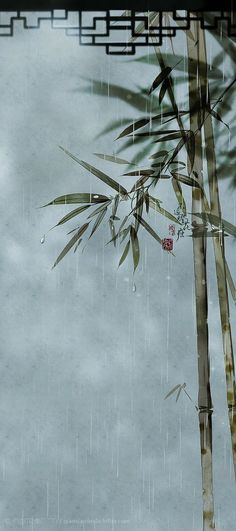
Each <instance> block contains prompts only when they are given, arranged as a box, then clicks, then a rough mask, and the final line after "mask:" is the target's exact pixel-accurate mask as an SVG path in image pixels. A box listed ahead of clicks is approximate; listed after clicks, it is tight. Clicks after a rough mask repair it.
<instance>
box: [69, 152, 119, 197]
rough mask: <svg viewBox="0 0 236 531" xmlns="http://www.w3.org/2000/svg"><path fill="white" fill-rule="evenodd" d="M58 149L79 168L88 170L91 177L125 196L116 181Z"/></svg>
mask: <svg viewBox="0 0 236 531" xmlns="http://www.w3.org/2000/svg"><path fill="white" fill-rule="evenodd" d="M59 147H60V149H62V150H63V151H64V152H65V153H66V154H67V155H68V156H69V157H71V158H72V159H73V160H74V161H75V162H77V163H78V164H80V166H83V167H84V168H85V169H86V170H88V171H89V172H90V173H92V174H93V175H95V177H98V179H100V180H101V181H103V182H104V183H105V184H107V185H108V186H110V187H111V188H113V189H114V190H116V191H117V192H119V193H121V194H123V195H127V190H126V189H125V188H124V187H123V186H121V185H120V184H119V183H117V182H116V181H114V179H112V178H111V177H109V176H108V175H106V174H105V173H103V172H102V171H100V170H98V169H97V168H95V167H94V166H91V165H90V164H88V163H87V162H85V161H83V160H80V159H78V158H77V157H75V156H74V155H72V153H70V152H69V151H67V149H64V148H63V147H61V146H59Z"/></svg>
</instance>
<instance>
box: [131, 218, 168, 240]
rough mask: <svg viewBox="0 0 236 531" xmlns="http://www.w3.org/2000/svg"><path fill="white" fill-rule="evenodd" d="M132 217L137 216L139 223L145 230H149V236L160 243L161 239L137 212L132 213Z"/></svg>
mask: <svg viewBox="0 0 236 531" xmlns="http://www.w3.org/2000/svg"><path fill="white" fill-rule="evenodd" d="M134 217H135V218H137V219H138V221H139V223H140V225H142V226H143V227H144V228H145V229H146V231H147V232H149V234H151V236H152V237H153V238H155V240H156V241H158V243H160V244H161V245H162V239H161V238H160V237H159V236H158V234H157V233H156V232H155V230H154V229H153V228H152V227H151V226H150V225H149V224H148V223H147V222H146V221H145V220H144V219H143V218H142V217H141V216H139V215H138V214H134Z"/></svg>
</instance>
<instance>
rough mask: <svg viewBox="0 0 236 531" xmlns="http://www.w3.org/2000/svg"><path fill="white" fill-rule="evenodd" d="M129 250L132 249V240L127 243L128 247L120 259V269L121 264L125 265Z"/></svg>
mask: <svg viewBox="0 0 236 531" xmlns="http://www.w3.org/2000/svg"><path fill="white" fill-rule="evenodd" d="M129 248H130V240H129V241H128V242H127V244H126V246H125V248H124V251H123V253H122V256H121V258H120V261H119V265H118V267H120V266H121V264H123V262H124V261H125V259H126V257H127V256H128V253H129Z"/></svg>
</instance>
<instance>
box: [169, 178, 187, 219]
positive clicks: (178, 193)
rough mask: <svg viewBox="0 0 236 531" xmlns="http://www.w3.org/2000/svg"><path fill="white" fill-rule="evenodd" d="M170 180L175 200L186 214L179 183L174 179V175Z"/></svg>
mask: <svg viewBox="0 0 236 531" xmlns="http://www.w3.org/2000/svg"><path fill="white" fill-rule="evenodd" d="M171 182H172V186H173V189H174V192H175V195H176V198H177V201H178V203H179V206H180V208H181V210H182V211H183V213H184V214H185V215H186V203H185V200H184V196H183V193H182V187H181V184H180V183H179V182H178V181H177V180H176V179H174V177H172V179H171Z"/></svg>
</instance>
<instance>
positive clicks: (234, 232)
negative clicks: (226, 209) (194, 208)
mask: <svg viewBox="0 0 236 531" xmlns="http://www.w3.org/2000/svg"><path fill="white" fill-rule="evenodd" d="M194 215H195V216H197V217H199V218H201V219H203V220H204V221H209V222H210V223H211V225H214V226H215V227H220V228H221V227H223V229H224V230H225V231H226V232H228V233H229V234H230V235H231V236H234V237H235V238H236V226H235V225H233V224H232V223H230V222H229V221H226V219H223V218H219V217H218V216H215V215H213V214H210V213H201V214H195V213H194Z"/></svg>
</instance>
